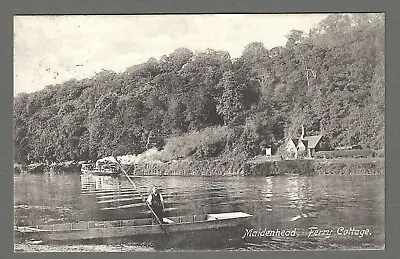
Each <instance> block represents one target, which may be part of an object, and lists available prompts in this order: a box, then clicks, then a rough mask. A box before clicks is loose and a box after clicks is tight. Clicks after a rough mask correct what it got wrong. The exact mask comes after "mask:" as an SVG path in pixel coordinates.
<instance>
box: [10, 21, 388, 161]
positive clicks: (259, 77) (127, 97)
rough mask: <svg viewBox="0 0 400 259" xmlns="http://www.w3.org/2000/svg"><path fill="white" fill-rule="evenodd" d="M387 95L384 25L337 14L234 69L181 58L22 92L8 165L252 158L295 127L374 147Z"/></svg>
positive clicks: (215, 58)
mask: <svg viewBox="0 0 400 259" xmlns="http://www.w3.org/2000/svg"><path fill="white" fill-rule="evenodd" d="M260 33H261V32H260ZM384 91H385V77H384V20H383V16H382V15H377V14H355V15H343V14H334V15H330V16H328V17H327V18H326V19H325V20H323V21H321V22H320V23H319V24H318V25H317V26H316V27H315V28H314V29H312V30H311V31H310V32H307V33H306V32H302V31H297V30H293V31H291V32H290V33H289V34H288V35H287V43H286V45H285V46H282V47H275V48H273V49H270V50H268V49H266V48H265V47H264V45H263V44H262V43H260V42H253V43H250V44H249V45H247V46H246V47H245V49H244V50H243V53H242V56H241V57H239V58H237V59H232V58H231V57H230V55H229V53H227V52H225V51H215V50H212V49H207V50H205V51H204V52H198V53H193V52H192V51H190V50H188V49H186V48H180V49H177V50H175V51H174V52H173V53H171V54H169V55H165V56H162V57H161V58H160V59H159V60H156V59H154V58H151V59H149V60H148V61H147V62H145V63H143V64H139V65H134V66H132V67H130V68H128V69H127V70H126V71H125V72H123V73H120V74H117V73H114V72H112V71H106V70H103V71H102V72H100V73H97V74H96V75H95V76H94V77H92V78H90V79H84V80H79V81H78V80H70V81H67V82H65V83H63V84H58V85H51V86H47V87H46V88H45V89H43V90H41V91H38V92H35V93H32V94H19V95H18V96H17V97H15V99H14V144H15V160H16V161H18V162H34V161H35V162H38V161H46V160H48V161H62V160H87V159H96V158H98V157H102V156H106V155H110V154H128V153H130V154H137V153H141V152H143V151H145V150H146V149H148V148H151V147H157V148H163V147H164V146H165V145H166V143H167V145H166V146H165V147H168V149H170V150H177V151H176V152H178V151H179V152H178V153H179V154H184V155H185V156H195V157H197V158H208V157H213V156H219V155H223V154H245V155H247V156H252V155H257V154H259V153H261V152H262V151H263V149H264V148H265V147H266V146H275V147H277V146H280V145H282V143H284V141H285V139H286V138H288V137H292V136H296V135H297V134H298V130H299V129H300V126H301V125H304V126H305V128H306V133H307V134H308V135H310V134H317V133H321V134H324V135H325V136H327V138H328V139H329V140H330V143H331V144H332V145H333V146H338V145H355V144H359V145H361V146H362V147H365V148H374V149H380V148H383V146H384V110H385V103H384ZM196 136H197V137H196ZM201 138H205V139H206V140H204V141H203V142H202V141H200V140H199V139H201ZM207 138H208V139H207ZM187 142H190V143H191V144H188V145H190V147H183V146H182V145H183V143H187ZM174 143H175V147H174ZM175 157H181V156H180V155H177V156H175Z"/></svg>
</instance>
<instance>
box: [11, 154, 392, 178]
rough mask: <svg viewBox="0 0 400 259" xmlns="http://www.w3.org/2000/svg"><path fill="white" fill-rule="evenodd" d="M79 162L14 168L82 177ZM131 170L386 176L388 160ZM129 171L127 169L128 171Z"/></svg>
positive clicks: (206, 163)
mask: <svg viewBox="0 0 400 259" xmlns="http://www.w3.org/2000/svg"><path fill="white" fill-rule="evenodd" d="M80 166H81V164H80V163H79V162H71V161H68V162H63V163H54V164H49V165H46V164H41V163H37V164H30V165H19V164H15V165H14V172H15V173H45V172H50V173H80ZM127 168H129V174H132V175H137V176H271V175H286V174H300V175H383V174H384V173H385V158H382V157H377V158H338V159H297V160H271V159H265V160H262V159H257V160H242V159H230V160H229V159H225V160H188V159H185V160H174V161H170V162H166V163H162V162H158V163H156V162H154V163H139V164H136V165H134V166H132V167H129V166H127ZM127 170H128V169H127Z"/></svg>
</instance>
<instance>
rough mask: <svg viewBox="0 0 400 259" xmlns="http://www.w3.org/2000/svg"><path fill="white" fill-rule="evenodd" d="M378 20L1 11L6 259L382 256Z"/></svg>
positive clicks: (368, 16) (369, 16)
mask: <svg viewBox="0 0 400 259" xmlns="http://www.w3.org/2000/svg"><path fill="white" fill-rule="evenodd" d="M384 57H385V16H384V14H383V13H332V14H331V13H318V14H313V13H303V14H196V15H189V14H181V15H24V16H18V15H16V16H14V107H13V120H14V251H15V252H22V253H23V252H135V251H200V250H208V251H220V250H222V251H293V250H371V249H373V250H381V249H384V248H385V227H384V226H385V221H384V219H385V176H384V175H385V58H384Z"/></svg>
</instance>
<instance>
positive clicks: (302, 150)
mask: <svg viewBox="0 0 400 259" xmlns="http://www.w3.org/2000/svg"><path fill="white" fill-rule="evenodd" d="M304 135H305V133H304V127H303V126H302V132H301V136H300V138H291V139H289V140H288V142H287V143H286V148H285V150H286V154H287V155H288V156H289V157H291V158H298V157H309V158H311V157H314V156H315V152H317V151H320V150H326V149H327V144H326V141H325V139H324V137H323V136H322V135H316V136H304Z"/></svg>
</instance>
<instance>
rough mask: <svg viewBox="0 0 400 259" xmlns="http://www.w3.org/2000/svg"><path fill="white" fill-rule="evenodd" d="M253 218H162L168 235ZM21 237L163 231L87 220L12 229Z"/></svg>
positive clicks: (136, 222)
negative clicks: (21, 235)
mask: <svg viewBox="0 0 400 259" xmlns="http://www.w3.org/2000/svg"><path fill="white" fill-rule="evenodd" d="M250 217H252V215H250V214H247V213H244V212H229V213H217V214H205V215H192V216H178V217H168V218H164V220H163V221H164V223H165V224H164V225H163V226H164V227H165V230H166V231H168V232H169V233H172V232H182V231H194V230H207V229H220V228H224V227H234V226H236V225H238V224H240V223H242V222H243V220H245V219H248V218H250ZM15 231H16V232H19V233H21V234H23V235H24V236H28V235H35V236H36V237H39V238H40V239H41V240H44V241H46V240H47V241H49V240H59V241H61V240H86V239H98V238H113V237H125V236H136V235H151V234H162V233H164V231H163V229H162V228H161V227H160V225H159V224H158V223H157V222H154V220H152V219H151V218H145V219H130V220H116V221H86V222H77V223H64V224H54V225H40V226H36V227H32V226H21V227H15Z"/></svg>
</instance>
